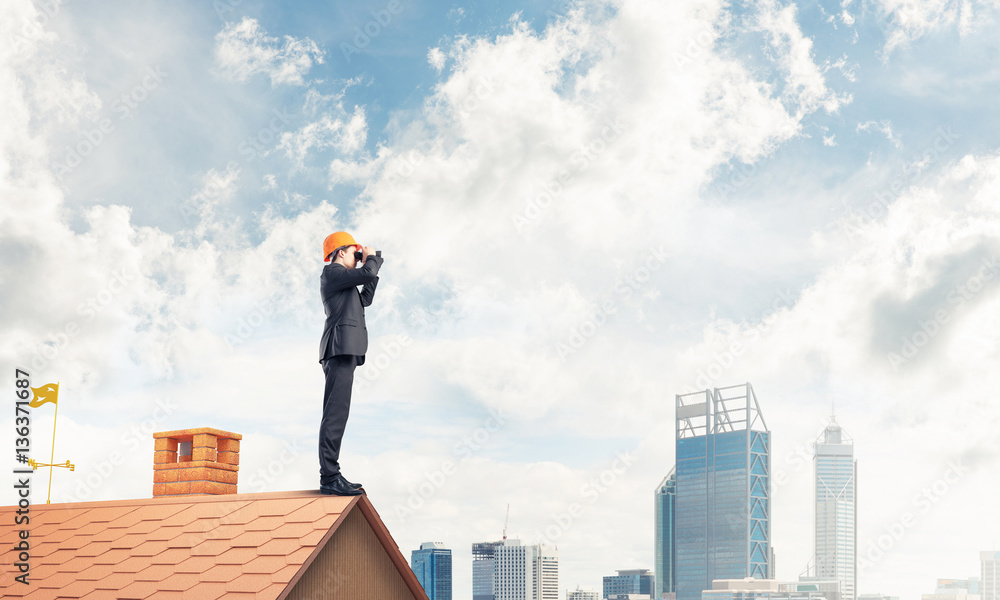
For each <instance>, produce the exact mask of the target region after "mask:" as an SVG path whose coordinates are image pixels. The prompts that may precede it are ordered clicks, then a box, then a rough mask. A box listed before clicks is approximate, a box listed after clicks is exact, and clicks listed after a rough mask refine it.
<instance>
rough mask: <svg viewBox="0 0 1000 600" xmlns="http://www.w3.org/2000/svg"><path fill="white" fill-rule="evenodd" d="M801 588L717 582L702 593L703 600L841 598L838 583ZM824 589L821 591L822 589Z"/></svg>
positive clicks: (746, 581)
mask: <svg viewBox="0 0 1000 600" xmlns="http://www.w3.org/2000/svg"><path fill="white" fill-rule="evenodd" d="M825 584H826V585H822V586H821V585H819V582H814V583H811V584H804V583H802V582H786V581H778V580H775V579H754V578H753V577H746V578H743V579H717V580H715V581H713V582H712V588H711V589H707V590H703V591H702V593H701V598H702V600H834V598H837V597H839V596H840V582H839V581H835V580H834V581H829V582H825ZM821 588H824V589H821Z"/></svg>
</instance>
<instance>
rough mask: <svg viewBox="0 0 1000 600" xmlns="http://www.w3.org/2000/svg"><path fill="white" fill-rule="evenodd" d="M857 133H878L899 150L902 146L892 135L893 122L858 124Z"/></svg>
mask: <svg viewBox="0 0 1000 600" xmlns="http://www.w3.org/2000/svg"><path fill="white" fill-rule="evenodd" d="M857 131H864V132H866V133H868V132H871V131H878V132H879V133H881V134H882V135H884V136H885V139H887V140H889V141H890V142H892V145H893V146H895V147H897V148H899V147H900V146H901V145H902V144H901V143H900V141H899V140H898V139H897V138H896V136H894V135H893V133H892V122H891V121H888V120H882V121H865V122H864V123H858V127H857Z"/></svg>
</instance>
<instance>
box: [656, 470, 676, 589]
mask: <svg viewBox="0 0 1000 600" xmlns="http://www.w3.org/2000/svg"><path fill="white" fill-rule="evenodd" d="M676 500H677V476H676V474H675V472H674V471H673V470H671V471H670V474H669V475H667V476H666V477H664V478H663V481H661V482H660V485H658V486H657V487H656V492H655V494H654V500H653V506H654V509H653V512H654V515H653V522H654V523H655V527H656V533H655V539H656V541H655V544H656V547H655V548H654V549H653V556H654V560H655V562H654V565H653V568H654V570H655V573H656V581H655V584H656V585H655V589H654V593H653V598H661V597H663V594H664V592H666V593H668V594H669V593H674V592H676V591H677V590H676V585H675V575H674V571H675V569H676V561H675V558H676V550H675V549H674V537H675V536H674V523H675V521H674V504H675V501H676Z"/></svg>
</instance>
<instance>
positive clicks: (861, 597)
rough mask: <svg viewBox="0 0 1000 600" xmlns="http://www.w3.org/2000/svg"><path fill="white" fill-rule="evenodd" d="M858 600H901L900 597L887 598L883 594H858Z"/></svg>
mask: <svg viewBox="0 0 1000 600" xmlns="http://www.w3.org/2000/svg"><path fill="white" fill-rule="evenodd" d="M858 600H899V596H885V595H883V594H858Z"/></svg>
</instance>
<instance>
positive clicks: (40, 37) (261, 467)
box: [0, 0, 1000, 600]
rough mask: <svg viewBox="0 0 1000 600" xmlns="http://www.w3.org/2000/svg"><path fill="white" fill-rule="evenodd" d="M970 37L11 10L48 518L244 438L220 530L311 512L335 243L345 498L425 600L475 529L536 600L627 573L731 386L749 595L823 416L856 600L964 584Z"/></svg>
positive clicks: (140, 489)
mask: <svg viewBox="0 0 1000 600" xmlns="http://www.w3.org/2000/svg"><path fill="white" fill-rule="evenodd" d="M998 11H1000V3H998V2H996V1H995V0H994V1H981V0H961V1H958V0H954V1H944V0H928V1H925V2H905V1H902V0H869V1H860V0H841V1H840V2H828V1H824V2H792V1H779V0H760V1H757V2H747V3H740V4H727V3H721V2H717V1H715V0H682V1H680V2H657V1H644V0H618V1H613V2H605V1H582V2H530V1H529V2H484V3H476V4H468V5H465V4H457V3H454V4H453V3H442V2H428V3H418V2H414V1H413V0H376V1H372V2H368V1H360V2H351V3H346V2H345V3H325V2H296V3H290V2H289V3H275V2H271V3H265V2H261V1H252V0H242V1H241V0H219V1H216V2H213V3H209V2H195V1H177V2H158V3H154V2H133V3H128V4H127V5H124V6H122V5H117V4H116V5H110V4H107V3H99V2H94V1H91V0H71V1H70V0H65V1H62V2H60V1H59V0H46V1H39V2H31V1H28V0H6V1H5V2H3V3H2V6H0V40H2V41H0V114H2V115H3V118H2V120H0V332H2V335H0V362H2V365H3V369H4V370H5V372H6V374H5V377H4V379H3V381H4V382H5V383H4V385H7V386H9V387H10V388H11V389H13V387H14V372H15V369H17V368H21V369H24V370H26V371H28V372H30V376H31V382H32V385H33V386H38V385H42V384H44V383H50V382H53V383H54V382H58V383H59V384H60V394H59V407H60V409H61V410H60V411H59V420H58V435H57V439H56V444H55V455H56V456H55V459H56V460H57V461H60V462H61V461H63V460H66V459H71V460H72V461H73V462H74V463H75V465H76V470H75V471H74V472H65V471H62V470H60V471H58V472H56V473H55V474H54V481H53V484H52V499H53V502H81V501H94V500H111V499H119V498H143V497H149V496H150V495H151V485H152V475H151V473H152V467H151V463H152V448H153V442H152V434H153V432H156V431H168V430H175V429H184V428H189V427H215V428H218V429H223V430H227V431H233V432H237V433H241V434H242V435H243V436H244V437H243V445H242V449H241V455H242V456H241V471H240V483H239V489H240V492H264V491H279V490H299V489H312V488H314V487H316V486H317V485H318V483H317V481H318V460H317V457H316V448H317V423H318V420H319V417H320V411H321V395H322V390H323V375H322V370H321V368H320V365H319V364H318V346H319V339H320V335H321V332H322V323H323V312H322V305H321V302H320V298H319V274H320V272H321V270H322V267H323V265H324V263H323V262H322V252H321V248H322V241H323V238H324V237H326V236H327V235H328V234H329V233H332V232H334V231H339V230H346V231H349V232H350V233H352V234H353V235H354V236H355V238H356V239H357V240H358V241H359V242H361V243H363V244H365V245H371V246H373V247H375V248H378V249H380V250H382V252H383V256H384V258H385V263H384V265H383V267H382V270H381V272H380V281H379V286H378V291H377V293H376V296H375V301H374V303H373V305H372V306H371V307H370V308H368V309H367V323H368V331H369V336H370V338H371V343H370V347H369V353H368V355H367V361H366V364H365V365H364V366H362V367H359V369H358V370H357V373H356V379H355V390H354V397H353V403H352V411H351V416H350V420H349V422H348V427H347V433H346V436H345V440H344V447H343V455H342V460H341V463H342V465H343V468H344V473H345V476H346V477H347V478H348V479H350V480H352V481H361V482H362V483H364V485H365V488H366V490H367V492H368V495H369V498H370V499H371V500H372V502H373V503H374V505H375V507H376V509H377V510H378V511H379V512H380V514H381V515H382V517H383V519H384V520H385V521H386V524H387V525H388V526H389V528H390V531H391V532H392V534H393V536H394V538H395V540H396V541H397V543H398V544H399V546H400V549H401V551H402V552H403V553H404V554H405V555H407V556H409V552H410V551H411V550H413V549H416V548H418V547H419V544H420V543H421V542H425V541H441V542H444V543H445V544H446V545H447V546H448V547H450V548H452V549H453V552H454V565H455V566H454V586H455V596H454V597H455V598H456V600H466V599H469V598H471V551H470V546H471V544H472V543H473V542H480V541H489V540H496V539H499V538H500V537H501V535H502V533H503V531H504V528H505V526H506V529H507V534H508V536H509V537H518V538H520V539H522V540H523V541H525V542H527V543H536V542H550V543H554V544H556V545H557V546H558V549H559V556H560V573H559V586H560V589H561V590H566V589H575V588H576V586H577V585H582V586H587V587H591V588H594V589H600V585H601V578H602V577H603V576H605V575H613V574H614V572H615V570H617V569H632V568H652V567H653V490H654V489H655V488H656V487H657V484H658V483H659V482H660V481H661V480H662V478H663V477H664V476H665V475H666V474H667V473H668V472H669V471H670V469H671V468H672V466H673V461H674V405H675V397H676V395H677V394H684V393H689V392H694V391H698V390H704V389H706V388H715V387H725V386H730V385H741V384H744V383H747V382H749V383H750V384H751V385H752V387H753V390H754V393H755V395H756V397H757V399H758V401H759V403H760V406H761V411H762V413H763V415H764V418H765V419H766V424H767V426H768V428H769V429H770V431H771V432H772V465H771V467H772V475H773V483H772V494H773V506H772V519H773V523H772V537H773V547H774V550H775V555H776V566H777V573H776V575H777V577H778V578H780V579H787V580H794V579H796V578H797V577H798V575H799V574H800V573H802V572H804V571H805V569H806V567H807V565H808V563H809V561H810V558H811V555H812V544H813V539H812V537H813V536H812V530H813V524H812V520H813V510H812V501H813V487H812V485H813V484H812V479H813V467H812V444H813V442H814V441H815V439H816V438H817V437H818V436H819V434H820V432H821V431H822V429H823V428H824V427H825V425H826V424H827V423H828V422H829V419H830V415H831V414H833V413H835V414H836V420H837V421H838V422H839V423H840V424H841V425H842V426H843V427H844V430H845V431H846V432H847V433H848V434H849V435H850V436H851V437H852V438H853V440H854V444H855V455H856V457H857V459H858V469H859V476H858V496H859V512H858V548H859V578H858V579H859V582H858V589H859V592H862V593H875V592H880V593H883V594H889V595H897V596H900V597H901V598H905V599H908V600H915V599H916V598H918V597H919V594H921V593H931V592H933V591H934V584H935V580H936V579H937V578H966V577H971V576H977V575H978V573H979V564H978V552H979V551H981V550H1000V516H998V515H1000V513H998V512H997V511H996V509H995V506H996V500H995V498H996V496H997V493H998V491H1000V486H998V483H997V477H996V475H997V465H998V459H1000V436H998V435H997V433H996V432H997V430H998V429H1000V409H998V408H997V407H996V403H995V401H991V400H990V398H991V397H993V394H994V393H995V390H996V389H998V386H1000V370H998V369H996V365H997V364H998V359H1000V351H998V342H1000V317H998V315H1000V288H998V286H997V283H998V282H1000V277H998V274H1000V113H998V112H997V111H996V110H995V106H996V98H997V97H998V92H1000V42H998V41H997V39H996V36H995V31H996V28H997V16H998ZM12 412H13V411H11V412H10V413H6V415H7V416H6V417H5V418H4V419H2V422H0V429H2V431H3V436H4V437H3V438H2V440H0V441H3V440H6V441H5V442H4V443H5V444H10V445H9V446H8V447H11V446H12V445H13V442H14V441H13V436H12V435H11V432H12V431H13V430H14V423H13V416H12ZM51 418H52V417H51V411H50V410H48V407H40V408H38V409H35V410H34V412H33V417H32V440H33V444H35V445H37V446H38V447H41V448H45V447H46V446H48V445H49V444H51V442H52V437H51V435H52V434H51V427H52V421H51ZM39 489H40V488H36V490H39ZM10 498H11V500H10V501H11V503H13V496H11V497H10ZM33 501H34V502H36V503H38V502H41V501H42V499H41V492H40V491H36V492H35V496H34V498H33ZM508 506H509V520H507V522H506V525H505V517H506V515H507V511H508ZM574 506H576V507H577V508H578V509H573V513H574V514H572V515H571V514H570V507H574ZM562 593H563V592H561V595H562Z"/></svg>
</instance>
